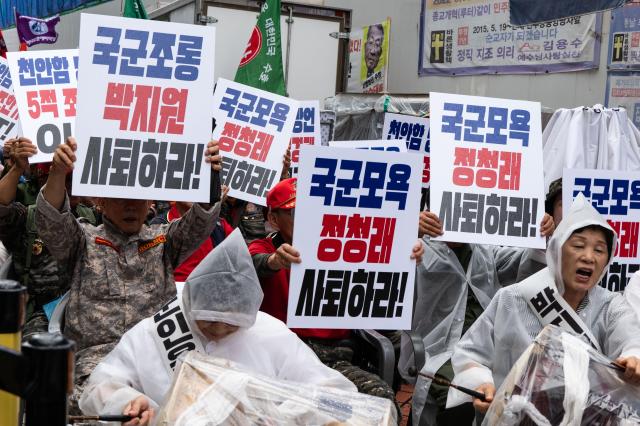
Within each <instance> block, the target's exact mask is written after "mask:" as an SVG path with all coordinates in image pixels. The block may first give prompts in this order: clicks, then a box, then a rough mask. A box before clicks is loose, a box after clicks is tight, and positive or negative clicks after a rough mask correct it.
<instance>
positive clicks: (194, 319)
mask: <svg viewBox="0 0 640 426" xmlns="http://www.w3.org/2000/svg"><path fill="white" fill-rule="evenodd" d="M262 296H263V294H262V290H261V289H260V283H259V282H258V277H257V276H256V272H255V269H254V268H253V264H252V262H251V256H250V255H249V251H248V250H247V245H246V243H245V242H244V239H243V238H242V234H241V233H240V231H239V230H235V231H234V232H233V233H232V234H231V235H230V236H229V237H228V238H227V239H226V240H225V241H224V242H223V243H222V244H221V245H220V246H219V247H217V248H216V249H215V250H213V251H212V252H211V253H209V255H208V256H207V257H206V258H205V259H204V260H203V261H202V262H201V263H200V264H199V265H198V266H197V267H196V268H195V269H194V270H193V272H192V273H191V275H189V277H188V278H187V281H186V283H185V286H184V290H183V291H182V294H181V295H179V297H178V298H174V299H173V300H172V301H170V302H169V303H168V304H167V305H165V306H164V307H163V308H162V309H160V310H159V311H158V313H157V314H156V315H154V316H151V317H149V318H147V319H145V320H143V321H142V322H140V323H138V324H137V325H136V326H135V327H133V328H132V329H131V330H129V331H128V332H127V333H125V335H124V336H122V339H121V340H120V342H119V343H118V345H117V346H116V347H115V349H114V350H113V351H112V352H111V353H110V354H109V355H108V356H107V357H105V358H104V360H102V362H101V363H100V364H99V365H98V366H97V367H96V369H95V370H94V371H93V373H92V374H91V377H90V378H89V381H88V382H87V385H86V387H85V390H84V393H83V395H82V398H81V400H80V408H81V409H82V411H83V412H84V413H85V414H87V415H98V414H117V413H123V414H128V415H131V416H136V417H139V419H135V420H132V421H131V422H129V423H126V424H125V425H133V424H137V425H145V424H148V421H149V420H151V418H152V417H153V412H154V411H155V410H157V408H158V405H159V404H160V403H162V401H163V399H164V396H165V394H166V393H167V391H168V390H169V388H170V386H171V380H172V374H173V369H174V368H175V364H176V358H177V356H178V353H181V352H183V351H185V350H196V351H198V352H202V353H206V354H208V355H211V356H214V357H217V358H225V359H229V360H232V361H234V362H236V363H238V364H240V366H241V367H242V368H244V369H246V370H248V371H251V372H255V373H258V374H262V375H265V376H268V377H273V378H277V379H283V380H290V381H294V382H300V383H305V384H310V385H317V386H331V387H336V388H340V389H343V390H347V391H355V386H354V385H353V384H351V383H350V382H349V381H348V380H347V379H345V378H344V377H343V376H342V375H341V374H340V373H338V372H336V371H334V370H332V369H330V368H329V367H326V366H325V365H323V364H322V363H321V362H320V360H319V359H318V357H317V356H315V354H314V353H313V352H312V351H311V350H310V349H309V348H308V347H307V346H306V345H305V344H304V343H303V342H302V341H301V340H300V339H299V338H298V337H297V336H296V335H295V334H294V333H292V332H291V331H290V330H289V329H288V328H287V326H286V325H284V324H283V323H282V322H281V321H279V320H277V319H275V318H273V317H272V316H271V315H268V314H265V313H264V312H258V308H259V307H260V303H261V302H262ZM185 320H186V321H185ZM171 330H173V332H171ZM167 333H170V334H167ZM176 339H179V341H180V344H179V346H178V347H175V346H174V347H172V346H169V347H167V345H166V344H167V342H170V341H176ZM179 347H184V348H185V349H183V350H180V349H178V348H179ZM136 420H139V423H136Z"/></svg>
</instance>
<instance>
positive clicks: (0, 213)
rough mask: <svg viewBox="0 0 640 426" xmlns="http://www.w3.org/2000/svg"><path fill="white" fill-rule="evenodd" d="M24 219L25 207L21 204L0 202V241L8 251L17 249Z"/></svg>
mask: <svg viewBox="0 0 640 426" xmlns="http://www.w3.org/2000/svg"><path fill="white" fill-rule="evenodd" d="M26 221H27V208H26V207H25V206H24V205H23V204H21V203H16V202H13V203H11V204H9V205H6V206H5V205H2V204H0V241H2V244H4V246H5V247H6V248H7V250H9V252H10V253H13V252H15V251H17V250H18V249H19V247H20V241H21V236H22V234H23V233H24V227H25V223H26Z"/></svg>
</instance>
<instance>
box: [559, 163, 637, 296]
mask: <svg viewBox="0 0 640 426" xmlns="http://www.w3.org/2000/svg"><path fill="white" fill-rule="evenodd" d="M579 193H582V194H583V195H584V196H585V198H586V199H587V200H589V201H590V202H591V205H593V207H594V208H595V209H596V210H597V211H598V213H600V214H601V215H602V216H603V217H604V218H605V219H606V220H607V222H609V225H611V227H612V228H613V229H614V230H615V231H616V233H617V234H618V247H617V248H616V252H615V254H614V258H613V263H612V264H611V266H609V270H608V271H607V273H606V274H605V276H604V278H603V279H602V281H601V282H600V285H601V286H602V287H605V288H608V289H609V290H611V291H624V289H625V287H626V286H627V283H628V282H629V279H630V278H631V276H632V275H633V273H634V272H636V271H637V270H638V269H640V255H639V254H638V240H639V238H640V175H639V174H638V172H618V171H614V170H586V169H564V172H563V174H562V205H563V208H564V211H567V210H568V209H569V206H571V204H572V203H573V199H574V198H575V197H576V196H577V195H578V194H579Z"/></svg>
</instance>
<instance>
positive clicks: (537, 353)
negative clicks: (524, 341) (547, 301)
mask: <svg viewBox="0 0 640 426" xmlns="http://www.w3.org/2000/svg"><path fill="white" fill-rule="evenodd" d="M638 423H640V386H634V385H631V384H628V383H626V382H624V381H623V380H622V373H621V372H620V371H618V370H616V368H615V367H614V366H613V365H612V364H611V360H609V359H608V358H606V357H605V356H604V355H602V354H600V353H599V352H597V351H596V350H595V349H593V348H591V347H590V346H589V345H588V344H587V343H585V342H584V341H583V340H582V339H580V338H579V337H576V336H574V335H572V334H570V333H567V332H565V331H563V330H562V329H560V328H558V327H555V326H547V327H545V328H544V329H543V330H542V331H541V332H540V334H539V335H538V336H537V337H536V340H535V341H534V343H532V344H531V346H529V348H528V349H527V350H526V351H525V352H524V353H523V354H522V356H521V357H520V358H519V359H518V361H517V362H516V364H515V365H514V366H513V368H512V369H511V372H510V373H509V375H508V376H507V378H506V379H505V381H504V382H503V384H502V386H500V389H498V392H497V393H496V396H495V398H494V402H493V403H492V404H491V407H490V408H489V411H488V412H487V415H486V416H485V419H484V422H483V425H505V426H506V425H539V426H542V425H632V424H638Z"/></svg>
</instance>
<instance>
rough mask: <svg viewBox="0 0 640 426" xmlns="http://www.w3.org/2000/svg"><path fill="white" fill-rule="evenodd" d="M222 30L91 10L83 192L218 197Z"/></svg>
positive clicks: (84, 61) (79, 133) (85, 17)
mask: <svg viewBox="0 0 640 426" xmlns="http://www.w3.org/2000/svg"><path fill="white" fill-rule="evenodd" d="M214 46H215V29H214V28H213V27H207V26H201V25H186V24H177V23H172V22H161V21H152V20H144V19H129V18H119V17H113V16H102V15H89V14H85V13H83V14H82V17H81V22H80V64H79V69H80V70H81V71H80V73H79V75H78V107H77V120H76V139H77V143H78V151H77V157H78V161H77V163H76V167H75V169H74V172H73V194H74V195H88V196H96V195H97V194H100V196H103V197H118V198H137V199H146V200H148V199H156V200H174V201H197V202H208V201H209V199H210V194H209V186H210V183H211V181H210V178H211V167H210V166H209V165H208V164H207V163H205V161H204V160H205V157H204V154H205V150H206V146H207V143H208V142H209V140H210V139H211V110H210V109H209V108H208V107H207V106H208V105H211V101H212V98H213V95H212V94H213V83H214V81H213V56H214V55H213V50H214Z"/></svg>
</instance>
